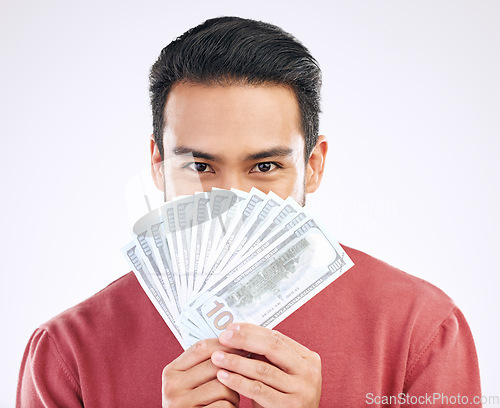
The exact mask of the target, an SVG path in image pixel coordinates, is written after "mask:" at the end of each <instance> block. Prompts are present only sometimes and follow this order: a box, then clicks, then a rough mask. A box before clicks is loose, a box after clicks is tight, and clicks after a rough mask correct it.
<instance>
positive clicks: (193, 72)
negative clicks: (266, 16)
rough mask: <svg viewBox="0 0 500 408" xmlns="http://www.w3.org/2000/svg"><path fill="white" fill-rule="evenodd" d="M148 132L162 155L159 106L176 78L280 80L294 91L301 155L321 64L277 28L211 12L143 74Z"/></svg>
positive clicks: (311, 130)
mask: <svg viewBox="0 0 500 408" xmlns="http://www.w3.org/2000/svg"><path fill="white" fill-rule="evenodd" d="M149 81H150V88H149V91H150V98H151V108H152V111H153V133H154V137H155V142H156V145H157V146H158V149H159V151H160V154H161V157H162V158H163V157H164V156H163V129H164V125H165V124H164V111H165V104H166V101H167V96H168V93H169V92H170V90H171V89H172V86H173V85H174V84H175V83H177V82H183V81H187V82H194V83H203V84H217V83H219V84H223V83H233V82H237V83H242V82H243V83H246V84H250V85H259V84H266V83H271V84H283V85H286V86H289V87H290V88H291V89H292V90H293V91H294V93H295V95H296V97H297V101H298V105H299V109H300V116H301V118H300V119H301V127H302V129H301V130H302V132H303V133H304V139H305V141H304V143H305V159H306V161H307V160H308V158H309V155H310V153H311V151H312V150H313V148H314V146H315V145H316V142H317V140H318V131H319V113H320V90H321V70H320V68H319V65H318V63H317V61H316V60H315V59H314V58H313V57H312V56H311V54H310V52H309V50H308V49H307V48H306V47H305V46H304V45H302V43H300V42H299V41H298V40H297V39H296V38H295V37H293V36H292V35H291V34H289V33H287V32H285V31H284V30H282V29H281V28H279V27H277V26H275V25H272V24H269V23H264V22H262V21H256V20H250V19H243V18H239V17H217V18H212V19H209V20H207V21H205V22H204V23H202V24H200V25H198V26H196V27H194V28H191V29H190V30H188V31H186V32H185V33H184V34H182V35H181V36H180V37H178V38H176V39H175V40H174V41H172V42H171V43H170V44H169V45H167V46H166V47H165V48H163V50H162V51H161V53H160V56H159V57H158V60H157V61H156V62H155V63H154V65H153V66H152V67H151V72H150V75H149Z"/></svg>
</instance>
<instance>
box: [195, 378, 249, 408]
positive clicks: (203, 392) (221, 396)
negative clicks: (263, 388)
mask: <svg viewBox="0 0 500 408" xmlns="http://www.w3.org/2000/svg"><path fill="white" fill-rule="evenodd" d="M193 400H194V401H199V402H198V404H197V405H203V406H204V405H208V404H213V403H214V402H217V401H228V402H230V403H231V404H233V405H234V406H238V404H239V401H240V396H239V394H238V393H237V392H235V391H233V390H231V389H229V388H227V387H226V386H225V385H223V384H222V383H221V382H220V381H219V380H217V379H213V380H212V381H209V382H207V383H205V384H203V385H201V386H199V387H198V388H196V389H194V390H193V392H192V394H190V395H189V401H188V402H191V401H193Z"/></svg>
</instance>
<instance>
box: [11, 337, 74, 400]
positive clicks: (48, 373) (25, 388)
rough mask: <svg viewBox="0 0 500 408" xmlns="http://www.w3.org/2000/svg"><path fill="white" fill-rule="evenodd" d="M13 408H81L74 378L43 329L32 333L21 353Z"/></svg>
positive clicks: (54, 344) (55, 345)
mask: <svg viewBox="0 0 500 408" xmlns="http://www.w3.org/2000/svg"><path fill="white" fill-rule="evenodd" d="M16 407H17V408H21V407H30V408H36V407H50V408H52V407H68V408H75V407H83V403H82V400H81V392H80V386H79V384H78V381H77V379H76V378H75V376H74V375H73V374H72V373H71V372H70V370H69V369H68V367H67V365H66V363H65V362H64V360H63V359H62V357H61V355H60V353H59V351H58V348H57V344H56V343H55V342H54V340H53V339H52V338H51V337H50V335H49V333H48V332H47V331H45V330H43V329H37V330H36V331H35V332H34V333H33V335H32V336H31V338H30V340H29V343H28V345H27V347H26V350H25V352H24V356H23V360H22V362H21V370H20V373H19V382H18V386H17V401H16Z"/></svg>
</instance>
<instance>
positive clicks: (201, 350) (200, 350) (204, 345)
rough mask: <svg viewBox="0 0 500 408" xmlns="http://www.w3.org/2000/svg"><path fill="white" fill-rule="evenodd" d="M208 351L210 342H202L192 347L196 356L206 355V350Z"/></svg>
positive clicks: (205, 340)
mask: <svg viewBox="0 0 500 408" xmlns="http://www.w3.org/2000/svg"><path fill="white" fill-rule="evenodd" d="M207 349H208V340H207V339H204V340H200V341H199V342H197V343H195V344H193V346H192V347H191V350H192V352H193V353H195V354H205V352H206V350H207Z"/></svg>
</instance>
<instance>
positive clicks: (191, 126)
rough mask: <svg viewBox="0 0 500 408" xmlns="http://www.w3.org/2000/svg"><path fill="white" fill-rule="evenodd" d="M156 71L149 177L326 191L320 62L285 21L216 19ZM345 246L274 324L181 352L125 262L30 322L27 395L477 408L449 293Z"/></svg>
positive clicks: (106, 401) (468, 356) (22, 399)
mask: <svg viewBox="0 0 500 408" xmlns="http://www.w3.org/2000/svg"><path fill="white" fill-rule="evenodd" d="M150 80H151V88H150V90H151V102H152V109H153V128H154V134H153V136H152V139H151V163H152V174H153V178H154V180H155V183H156V185H157V186H158V188H160V189H162V190H164V192H165V196H166V197H167V198H170V197H172V196H174V195H178V194H191V193H194V191H195V190H196V188H197V186H198V185H199V184H200V183H201V185H202V187H203V189H205V190H207V191H208V190H210V189H211V188H212V187H219V188H226V189H229V188H232V187H234V188H238V189H240V190H246V191H248V190H250V188H251V187H257V188H258V189H260V190H262V191H264V192H266V193H267V192H269V191H274V192H275V193H277V194H278V195H280V196H281V197H282V198H286V197H288V196H292V197H294V198H295V199H296V200H297V201H299V202H300V203H302V204H304V202H305V195H306V194H307V193H312V192H314V191H315V190H316V189H317V188H318V187H319V184H320V182H321V178H322V174H323V171H324V165H325V159H326V153H327V141H326V138H325V137H324V136H319V135H318V113H319V98H320V94H319V91H320V81H321V75H320V70H319V67H318V65H317V63H316V62H315V60H314V59H313V58H312V57H311V55H310V54H309V52H308V50H307V49H306V48H305V47H304V46H303V45H302V44H300V43H299V42H298V41H297V40H295V39H294V38H293V37H292V36H290V35H289V34H287V33H285V32H283V31H282V30H281V29H279V28H278V27H275V26H272V25H269V24H265V23H262V22H256V21H252V20H245V19H240V18H233V17H224V18H216V19H211V20H208V21H206V22H205V23H203V24H201V25H200V26H197V27H195V28H193V29H191V30H189V31H188V32H186V33H185V34H184V35H182V36H181V37H179V38H178V39H176V40H175V41H173V42H172V43H171V44H169V45H168V46H167V47H166V48H165V49H164V50H163V51H162V52H161V54H160V57H159V59H158V61H157V62H156V63H155V64H154V65H153V67H152V70H151V76H150ZM345 250H346V251H347V253H348V255H349V257H350V258H351V259H352V260H353V261H354V264H355V266H354V267H353V268H351V269H350V270H349V271H348V272H347V273H346V274H345V275H343V276H342V277H340V278H339V279H338V280H337V281H335V282H334V283H333V284H332V285H330V286H329V287H327V288H326V289H325V290H323V291H322V292H320V293H319V294H318V295H316V296H315V297H314V298H313V299H312V300H311V301H309V302H308V303H306V304H305V305H304V306H302V307H301V308H300V309H299V310H297V311H296V312H295V313H294V314H292V315H291V316H289V317H288V318H287V319H285V320H284V321H283V322H282V323H280V324H279V325H278V326H277V327H276V330H275V331H271V330H268V329H265V328H261V327H257V326H254V325H251V324H243V323H234V324H232V325H230V326H229V327H228V329H227V330H226V331H225V332H224V333H223V334H222V335H221V336H220V338H219V339H209V340H204V341H201V342H199V343H197V344H196V345H195V346H193V347H192V348H190V349H188V350H187V351H185V352H183V350H182V348H181V347H180V345H179V344H178V342H177V340H176V339H175V337H174V336H173V334H172V333H171V332H170V331H169V330H168V328H167V326H166V324H165V323H164V322H163V321H162V319H161V317H160V316H159V314H158V313H157V312H156V310H155V309H154V307H153V305H152V304H151V302H150V301H149V299H148V297H147V296H146V294H145V293H144V292H143V291H142V289H141V287H140V285H139V284H138V282H137V280H136V279H135V277H134V275H133V274H132V273H129V274H128V275H125V276H124V277H122V278H120V279H118V280H117V281H116V282H114V283H112V284H111V285H110V286H108V287H107V288H105V289H104V290H102V291H101V292H99V293H98V294H96V295H94V296H93V297H92V298H90V299H88V300H86V301H84V302H82V303H81V304H79V305H77V306H75V307H74V308H72V309H69V310H68V311H66V312H64V313H62V314H61V315H59V316H57V317H56V318H54V319H52V320H51V321H49V322H48V323H46V324H44V325H42V326H41V327H40V328H39V329H37V330H36V331H35V333H34V334H33V336H32V338H31V339H30V343H29V345H28V347H27V349H26V352H25V355H24V358H23V362H22V367H21V373H20V379H19V388H18V394H17V396H18V400H17V401H18V406H30V407H31V406H35V407H36V406H64V407H77V406H85V407H114V406H117V407H118V406H120V407H126V406H130V407H145V406H148V407H149V406H160V404H163V406H164V407H199V406H209V407H237V406H251V405H253V406H254V407H317V406H325V407H327V406H353V407H354V406H356V407H357V406H362V405H366V404H369V405H382V404H384V405H392V406H400V405H402V406H404V405H407V404H409V403H413V402H414V401H417V402H418V405H425V404H427V403H429V404H430V403H431V402H432V403H434V405H446V402H443V401H445V400H444V397H448V398H450V397H455V398H456V396H457V395H460V396H465V397H467V398H468V400H469V402H470V403H471V404H472V401H473V398H474V397H477V396H480V386H479V373H478V366H477V357H476V353H475V348H474V343H473V340H472V336H471V333H470V330H469V328H468V326H467V323H466V321H465V319H464V317H463V315H462V314H461V313H460V311H459V310H458V309H457V308H456V306H455V305H454V304H453V302H452V301H451V300H450V299H449V298H448V297H447V296H446V295H445V294H444V293H442V292H441V291H440V290H439V289H437V288H435V287H433V286H432V285H430V284H428V283H426V282H424V281H422V280H420V279H417V278H414V277H411V276H409V275H407V274H405V273H403V272H401V271H399V270H396V269H395V268H392V267H390V266H389V265H387V264H385V263H383V262H381V261H379V260H376V259H374V258H371V257H369V256H368V255H366V254H363V253H362V252H359V251H356V250H353V249H350V248H345ZM249 355H250V357H249ZM437 394H439V395H440V396H441V397H442V398H441V403H440V402H439V401H436V398H437V397H436V395H437ZM433 395H434V400H432V401H430V400H429V396H430V397H432V396H433ZM412 398H413V399H412ZM415 398H417V400H415ZM429 401H430V402H429ZM461 401H463V399H462V400H461ZM462 405H463V404H462ZM476 405H479V404H476Z"/></svg>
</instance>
